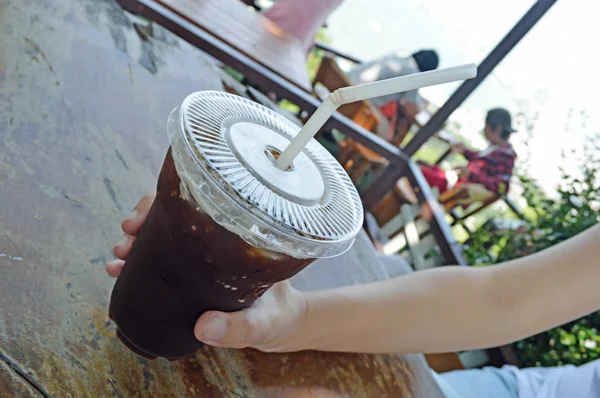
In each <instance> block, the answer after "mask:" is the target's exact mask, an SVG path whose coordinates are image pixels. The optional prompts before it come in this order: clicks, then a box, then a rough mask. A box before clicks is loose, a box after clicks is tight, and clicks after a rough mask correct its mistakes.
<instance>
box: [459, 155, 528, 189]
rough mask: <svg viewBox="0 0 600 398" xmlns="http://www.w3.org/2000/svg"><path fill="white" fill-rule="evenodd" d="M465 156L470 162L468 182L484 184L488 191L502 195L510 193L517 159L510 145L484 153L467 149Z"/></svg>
mask: <svg viewBox="0 0 600 398" xmlns="http://www.w3.org/2000/svg"><path fill="white" fill-rule="evenodd" d="M464 156H465V158H467V160H468V161H469V165H468V166H467V168H468V169H469V171H470V175H469V178H468V182H473V183H479V184H483V185H484V186H485V187H486V188H487V189H488V190H490V191H492V192H496V193H497V194H500V195H502V194H506V193H507V192H508V188H509V186H510V178H511V176H512V171H513V167H514V165H515V160H516V159H517V154H516V153H515V151H514V150H513V148H512V146H510V144H506V145H503V146H498V147H495V148H493V149H492V148H490V149H488V150H485V151H482V152H475V151H470V150H468V149H465V152H464Z"/></svg>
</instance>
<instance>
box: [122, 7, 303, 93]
mask: <svg viewBox="0 0 600 398" xmlns="http://www.w3.org/2000/svg"><path fill="white" fill-rule="evenodd" d="M117 1H118V2H119V4H121V5H122V6H123V7H124V8H126V9H128V10H131V11H132V12H134V13H138V12H139V13H140V14H141V15H144V12H143V9H144V7H145V6H146V5H148V6H152V5H153V4H154V5H158V6H164V7H165V8H167V9H168V10H170V11H173V12H174V13H175V14H177V15H179V16H181V17H183V18H184V19H186V20H187V21H189V22H191V23H192V24H194V25H195V26H197V27H199V28H200V29H202V30H204V31H206V32H208V33H209V34H210V35H212V36H213V37H214V38H216V39H217V40H220V41H222V42H224V43H226V44H227V45H229V46H231V47H233V48H235V49H236V50H238V51H240V52H241V53H242V54H244V55H246V56H248V57H250V58H251V59H253V60H254V61H256V62H258V63H260V64H262V65H264V66H266V67H267V68H269V69H270V70H271V71H273V72H275V73H277V74H278V75H279V76H281V77H283V78H284V79H286V80H287V81H289V82H291V83H293V84H295V85H296V86H297V87H300V88H301V89H303V90H305V91H309V92H310V91H311V89H312V85H311V83H310V79H309V77H308V71H307V69H306V56H307V54H306V50H305V49H304V48H303V47H302V44H301V43H300V41H299V40H298V39H297V38H296V37H294V36H292V35H290V34H288V33H286V32H285V31H284V30H283V29H281V28H280V27H279V26H278V25H277V24H275V23H274V22H272V21H271V20H270V19H268V18H267V17H265V16H263V15H262V14H260V13H258V12H255V11H253V10H251V9H250V8H249V7H248V6H247V5H246V4H244V3H243V2H241V1H240V0H149V1H144V2H139V1H138V0H117ZM200 48H201V49H202V50H204V51H206V52H208V53H209V54H213V53H212V49H213V46H212V44H211V43H208V42H205V43H204V45H203V46H201V47H200ZM216 56H217V57H218V55H216ZM220 61H225V60H222V59H220Z"/></svg>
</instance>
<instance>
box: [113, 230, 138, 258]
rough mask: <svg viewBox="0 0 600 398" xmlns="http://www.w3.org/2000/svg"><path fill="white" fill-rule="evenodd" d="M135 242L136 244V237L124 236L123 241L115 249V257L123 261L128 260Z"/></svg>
mask: <svg viewBox="0 0 600 398" xmlns="http://www.w3.org/2000/svg"><path fill="white" fill-rule="evenodd" d="M133 242H135V236H131V235H123V237H122V238H121V240H120V241H118V242H117V244H116V245H115V246H114V248H113V253H115V257H116V258H120V259H121V260H125V259H127V256H128V255H129V252H130V251H131V247H132V246H133Z"/></svg>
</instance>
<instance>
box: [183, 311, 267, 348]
mask: <svg viewBox="0 0 600 398" xmlns="http://www.w3.org/2000/svg"><path fill="white" fill-rule="evenodd" d="M260 329H261V328H260V324H259V323H257V321H256V319H254V317H253V316H252V311H249V310H243V311H239V312H232V313H225V312H218V311H209V312H206V313H204V314H202V316H201V317H200V319H198V321H197V322H196V326H195V327H194V335H195V336H196V338H197V339H198V340H200V341H202V342H203V343H205V344H207V345H211V346H216V347H227V348H245V347H249V346H254V345H258V344H260V343H261V341H262V336H264V335H265V331H264V330H260Z"/></svg>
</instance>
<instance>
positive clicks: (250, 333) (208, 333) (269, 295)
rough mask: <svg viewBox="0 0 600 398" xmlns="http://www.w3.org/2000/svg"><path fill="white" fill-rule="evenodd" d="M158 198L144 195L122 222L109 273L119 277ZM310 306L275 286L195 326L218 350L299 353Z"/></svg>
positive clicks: (207, 315)
mask: <svg viewBox="0 0 600 398" xmlns="http://www.w3.org/2000/svg"><path fill="white" fill-rule="evenodd" d="M154 198H155V195H146V196H144V197H143V198H142V199H141V200H140V201H139V202H138V204H137V205H136V206H135V208H134V210H133V212H132V213H131V214H130V215H129V216H128V217H127V218H126V219H125V220H123V222H122V223H121V229H122V230H123V238H121V240H120V241H119V242H118V243H117V244H116V245H115V246H114V254H115V256H116V257H117V260H114V261H110V262H109V263H108V264H106V272H108V274H109V275H110V276H113V277H115V278H116V277H118V276H119V274H120V273H121V270H122V269H123V265H124V264H125V260H126V259H127V256H128V255H129V252H130V251H131V247H132V246H133V242H134V241H135V239H136V237H137V236H138V234H139V232H140V230H141V229H142V226H143V224H144V222H145V221H146V216H147V215H148V212H149V211H150V207H151V206H152V202H153V201H154ZM306 312H307V305H306V297H305V295H304V294H303V293H301V292H299V291H298V290H296V289H294V288H293V287H291V286H290V284H289V282H287V281H284V282H279V283H276V284H275V285H273V287H272V288H271V289H269V290H268V291H267V292H266V293H265V294H264V295H263V296H262V297H261V298H259V299H258V300H257V301H256V302H255V303H254V305H253V306H252V307H250V308H247V309H245V310H243V311H239V312H232V313H225V312H220V311H208V312H206V313H204V314H202V316H201V317H200V318H199V319H198V321H197V322H196V325H195V327H194V334H195V335H196V338H197V339H198V340H200V341H202V342H203V343H205V344H208V345H212V346H217V347H229V348H245V347H252V348H256V349H258V350H261V351H266V352H286V351H298V350H302V349H304V348H305V347H303V346H302V343H301V341H300V339H299V337H300V336H302V326H303V323H304V320H305V318H306Z"/></svg>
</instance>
